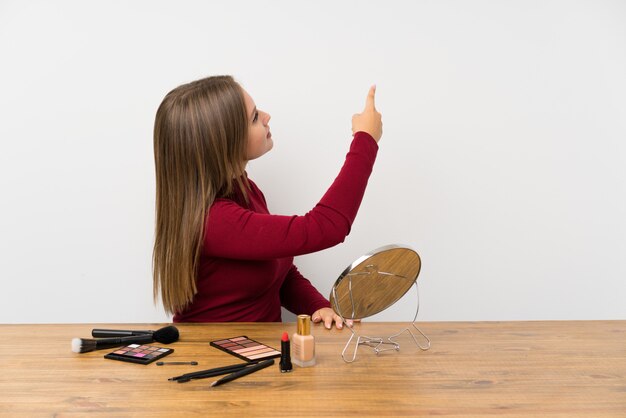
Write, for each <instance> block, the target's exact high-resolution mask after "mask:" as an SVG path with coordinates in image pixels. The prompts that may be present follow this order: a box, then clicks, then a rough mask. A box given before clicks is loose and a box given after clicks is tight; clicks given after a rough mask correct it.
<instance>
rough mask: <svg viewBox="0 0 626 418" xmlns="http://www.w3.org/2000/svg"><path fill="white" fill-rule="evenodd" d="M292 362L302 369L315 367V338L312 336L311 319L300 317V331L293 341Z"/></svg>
mask: <svg viewBox="0 0 626 418" xmlns="http://www.w3.org/2000/svg"><path fill="white" fill-rule="evenodd" d="M291 345H292V348H293V349H292V350H291V351H292V356H291V361H292V363H295V364H296V365H298V366H300V367H310V366H314V365H315V337H313V336H312V335H311V317H310V316H309V315H298V331H297V332H296V333H295V334H293V338H292V340H291Z"/></svg>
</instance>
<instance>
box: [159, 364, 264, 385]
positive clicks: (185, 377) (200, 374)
mask: <svg viewBox="0 0 626 418" xmlns="http://www.w3.org/2000/svg"><path fill="white" fill-rule="evenodd" d="M251 364H256V363H240V364H232V365H230V366H224V367H216V368H214V369H208V370H199V371H197V372H192V373H185V374H182V375H180V376H176V377H170V378H169V379H167V380H178V381H179V382H180V383H183V382H188V381H189V380H191V379H203V378H205V377H212V376H219V375H221V374H226V373H232V372H236V371H238V370H241V369H243V368H244V367H246V366H249V365H251Z"/></svg>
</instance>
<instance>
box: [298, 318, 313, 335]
mask: <svg viewBox="0 0 626 418" xmlns="http://www.w3.org/2000/svg"><path fill="white" fill-rule="evenodd" d="M310 333H311V317H310V316H309V315H298V334H300V335H309V334H310Z"/></svg>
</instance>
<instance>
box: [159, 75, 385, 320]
mask: <svg viewBox="0 0 626 418" xmlns="http://www.w3.org/2000/svg"><path fill="white" fill-rule="evenodd" d="M374 94H375V86H372V88H371V89H370V91H369V94H368V96H367V100H366V105H365V110H364V111H363V112H362V113H360V114H356V115H354V116H353V117H352V132H353V139H352V143H351V145H350V150H349V152H348V154H347V156H346V159H345V162H344V165H343V167H342V168H341V170H340V172H339V175H338V176H337V178H336V179H335V181H334V182H333V183H332V185H331V186H330V188H329V189H328V191H327V192H326V193H325V194H324V196H323V197H322V199H321V200H320V201H319V203H318V204H317V205H316V206H315V207H314V208H313V209H312V210H311V211H309V212H308V213H307V214H306V215H304V216H282V215H272V214H270V213H269V211H268V209H267V204H266V202H265V197H264V196H263V193H262V192H261V190H259V188H258V187H257V186H256V184H254V182H253V181H252V180H250V179H249V178H248V176H247V173H246V171H245V169H246V164H247V162H248V161H250V160H253V159H255V158H258V157H260V156H262V155H263V154H265V153H266V152H268V151H269V150H271V149H272V147H273V141H272V134H271V132H270V128H269V121H270V115H269V114H268V113H265V112H263V111H261V110H259V109H257V108H256V106H255V103H254V101H253V100H252V98H251V97H250V95H249V94H248V93H247V92H246V91H245V90H244V89H243V88H242V87H241V86H240V85H239V84H238V83H237V82H236V81H235V80H234V79H233V78H232V77H231V76H215V77H209V78H204V79H201V80H197V81H194V82H191V83H189V84H185V85H182V86H179V87H177V88H175V89H174V90H172V91H171V92H169V93H168V94H167V95H166V96H165V98H164V99H163V102H162V103H161V105H160V106H159V109H158V110H157V114H156V120H155V126H154V157H155V165H156V237H155V243H154V255H153V277H154V297H155V300H156V299H157V298H158V296H159V294H160V296H161V299H162V302H163V306H164V308H165V310H166V311H167V312H168V313H171V314H174V318H173V320H174V322H231V321H245V322H256V321H261V322H262V321H265V322H275V321H281V306H284V307H285V308H286V309H288V310H289V311H291V312H293V313H295V314H309V315H311V316H312V319H313V321H314V322H323V323H324V324H325V326H326V328H331V326H332V323H333V321H334V322H335V323H336V326H337V328H341V327H342V325H343V324H342V323H341V318H340V317H339V316H338V315H336V314H335V312H333V310H332V309H331V308H330V304H329V302H328V300H327V299H325V298H324V297H323V296H322V295H321V294H320V293H319V292H318V291H317V290H316V289H315V288H314V287H313V285H312V284H311V283H310V282H309V281H308V280H307V279H305V278H304V277H303V276H302V274H300V272H299V271H298V269H297V268H296V266H295V265H294V264H293V257H294V256H297V255H302V254H308V253H312V252H315V251H319V250H323V249H325V248H329V247H332V246H334V245H336V244H338V243H340V242H343V240H344V239H345V237H346V235H347V234H348V233H349V232H350V227H351V225H352V222H353V221H354V218H355V217H356V214H357V211H358V208H359V205H360V204H361V200H362V198H363V194H364V193H365V187H366V185H367V180H368V178H369V175H370V173H371V171H372V167H373V164H374V160H375V159H376V153H377V151H378V140H379V139H380V137H381V136H382V122H381V115H380V113H378V112H377V111H376V108H375V106H374Z"/></svg>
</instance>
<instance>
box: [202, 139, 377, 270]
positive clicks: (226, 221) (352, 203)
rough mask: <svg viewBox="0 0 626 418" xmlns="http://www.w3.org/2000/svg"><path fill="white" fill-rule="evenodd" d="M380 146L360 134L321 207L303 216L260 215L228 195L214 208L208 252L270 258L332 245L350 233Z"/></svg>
mask: <svg viewBox="0 0 626 418" xmlns="http://www.w3.org/2000/svg"><path fill="white" fill-rule="evenodd" d="M377 152H378V144H377V143H376V141H375V140H374V139H373V138H372V137H371V136H370V135H369V134H368V133H365V132H357V133H356V134H355V135H354V138H353V140H352V143H351V145H350V150H349V151H348V154H347V155H346V159H345V161H344V164H343V166H342V168H341V170H340V172H339V174H338V175H337V177H336V178H335V180H334V181H333V183H332V185H331V186H330V188H329V189H328V190H327V191H326V193H325V194H324V196H323V197H322V199H321V200H320V201H319V202H318V203H317V205H316V206H315V207H314V208H313V209H312V210H311V211H309V212H308V213H307V214H305V215H303V216H295V215H294V216H284V215H272V214H264V213H257V212H254V211H252V210H249V209H246V208H244V207H242V206H240V205H238V204H237V203H236V202H234V201H232V200H228V199H216V201H215V202H214V204H213V205H212V206H211V209H210V210H209V216H208V219H207V224H206V229H205V236H204V245H203V251H204V252H205V254H206V255H209V256H213V257H223V258H230V259H248V260H267V259H273V258H279V257H293V256H297V255H302V254H309V253H312V252H316V251H320V250H323V249H326V248H330V247H332V246H335V245H337V244H339V243H340V242H343V241H344V239H345V237H346V235H348V233H349V232H350V228H351V226H352V222H353V221H354V219H355V217H356V214H357V211H358V209H359V206H360V204H361V201H362V199H363V195H364V193H365V188H366V186H367V181H368V179H369V176H370V174H371V172H372V168H373V165H374V161H375V159H376V154H377Z"/></svg>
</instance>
